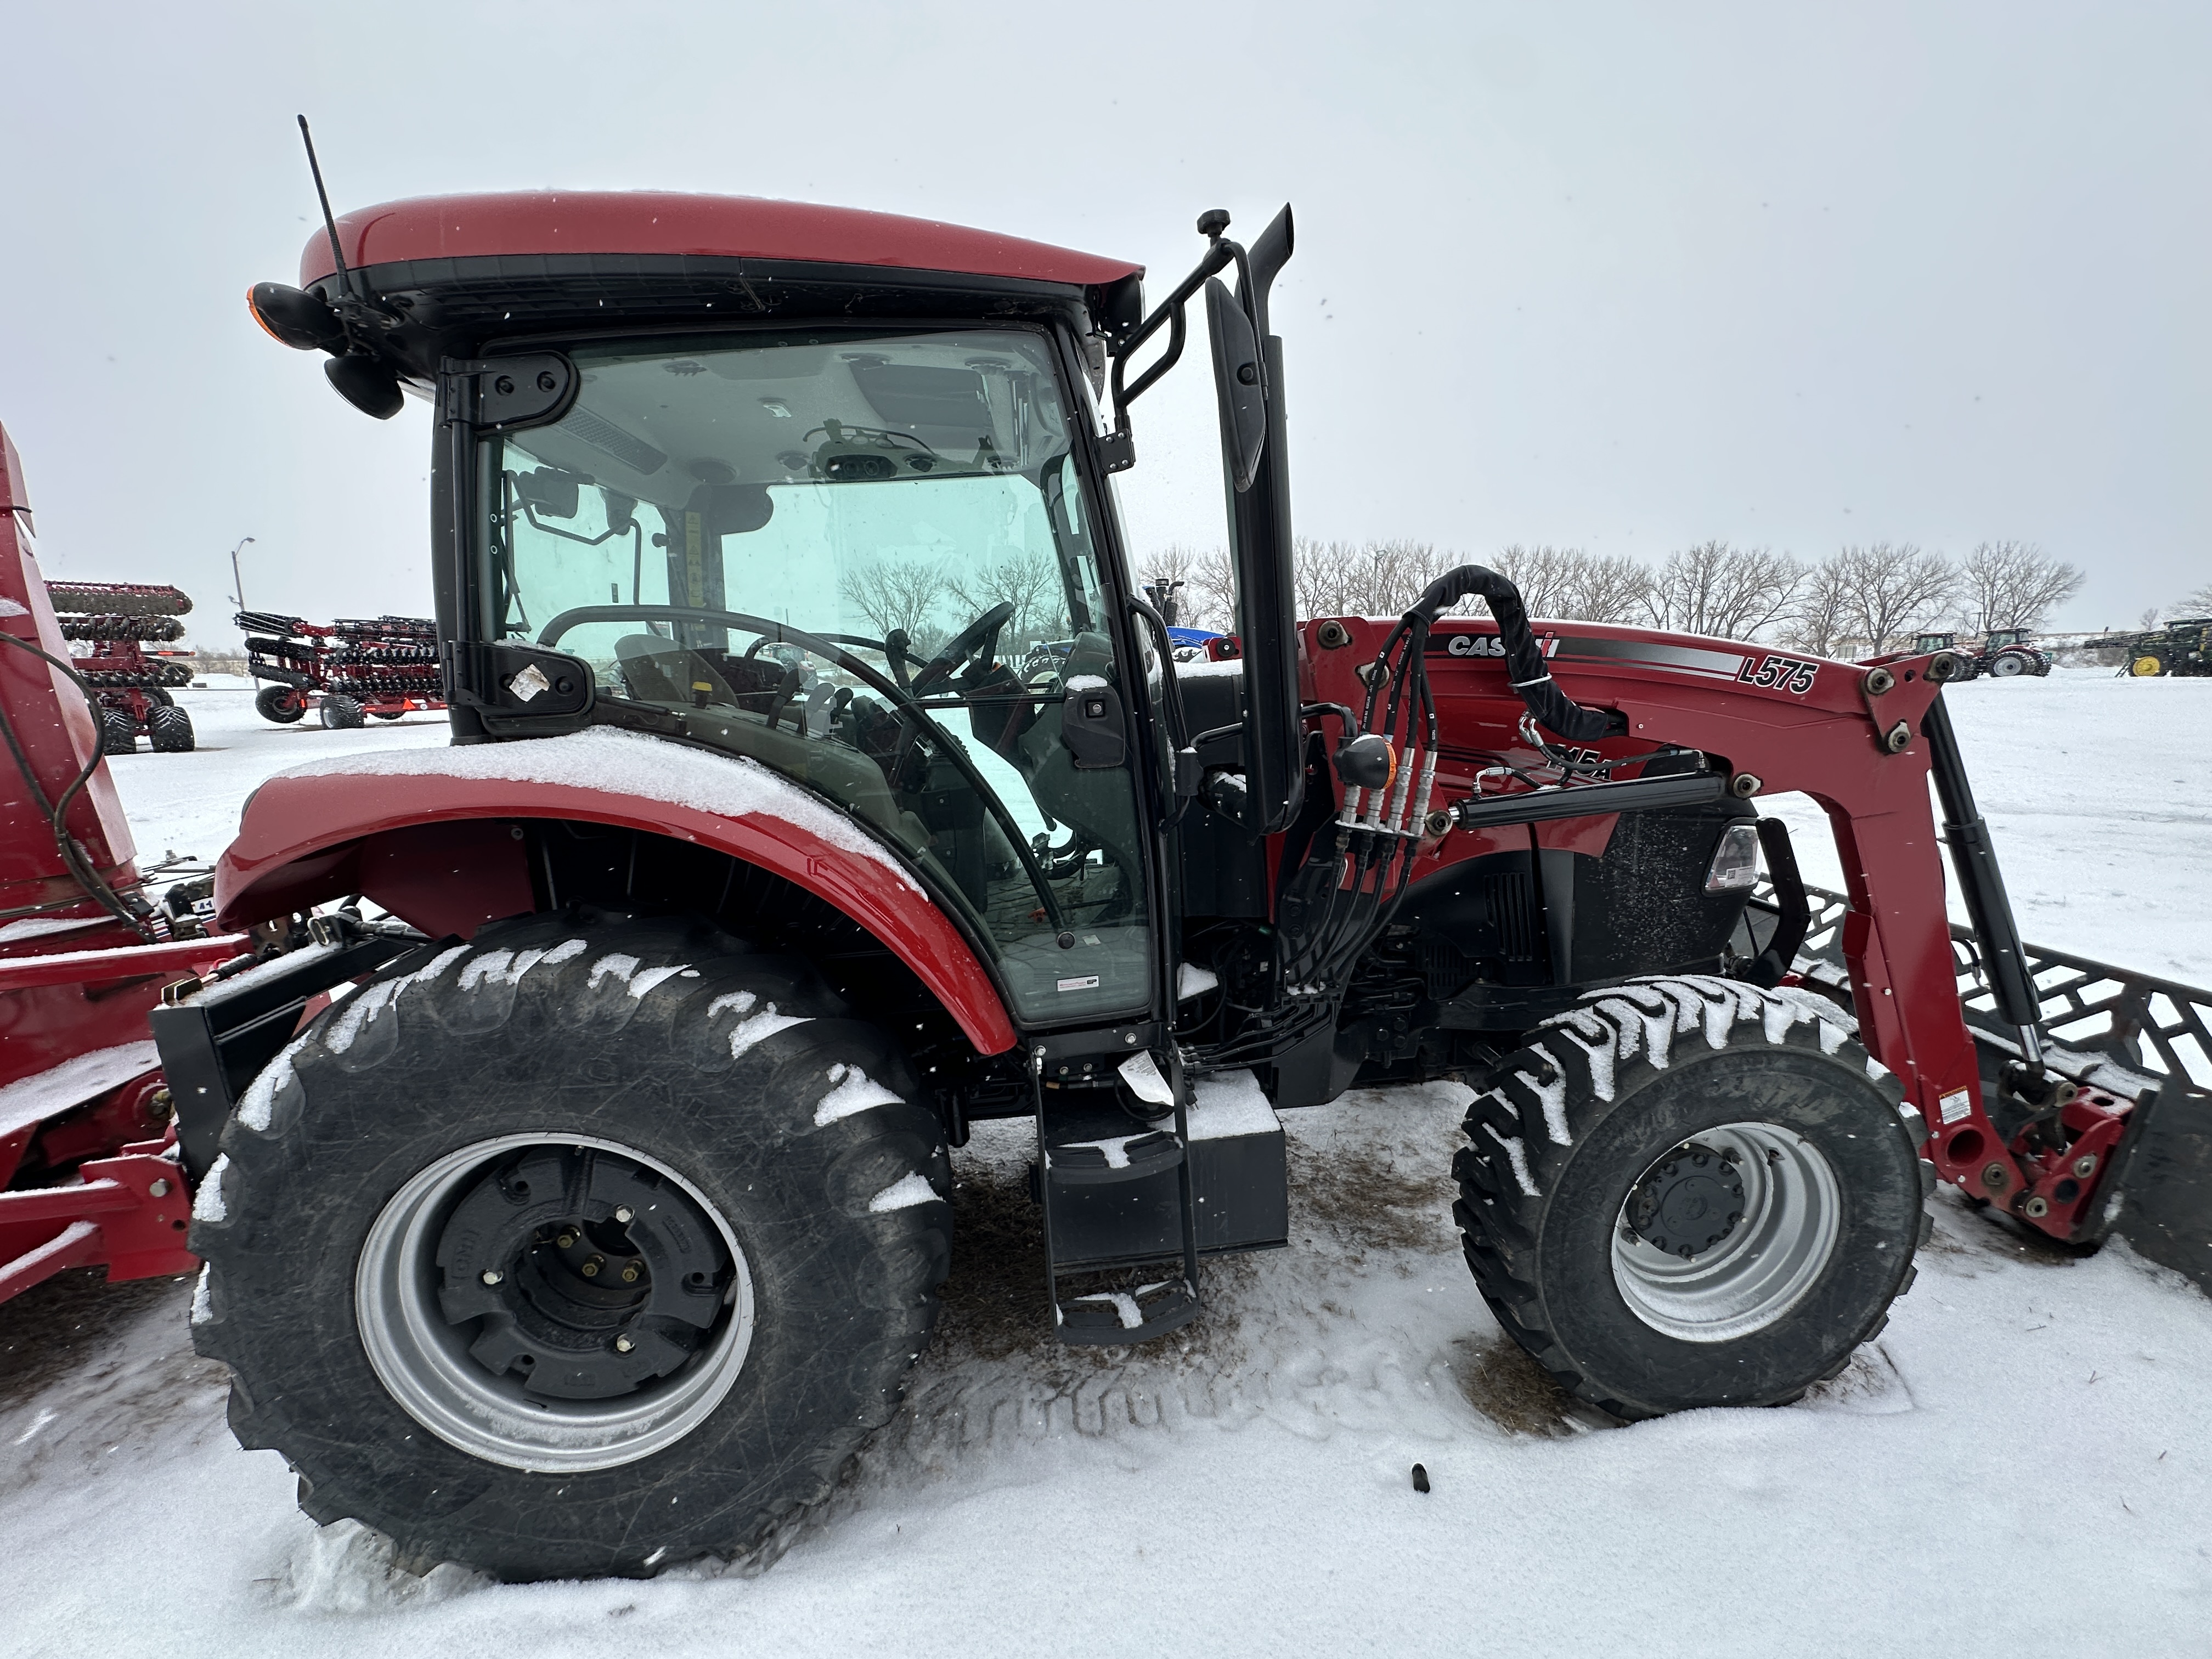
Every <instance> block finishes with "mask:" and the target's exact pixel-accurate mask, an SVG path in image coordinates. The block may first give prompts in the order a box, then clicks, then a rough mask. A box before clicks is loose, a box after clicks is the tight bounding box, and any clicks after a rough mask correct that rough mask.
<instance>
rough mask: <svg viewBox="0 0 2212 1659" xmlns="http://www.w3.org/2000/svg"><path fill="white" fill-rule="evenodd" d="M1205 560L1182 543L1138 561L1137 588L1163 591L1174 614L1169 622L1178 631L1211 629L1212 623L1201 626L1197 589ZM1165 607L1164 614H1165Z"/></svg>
mask: <svg viewBox="0 0 2212 1659" xmlns="http://www.w3.org/2000/svg"><path fill="white" fill-rule="evenodd" d="M1205 561H1206V555H1205V554H1203V553H1201V552H1200V551H1199V550H1198V549H1196V548H1194V547H1192V546H1189V545H1188V544H1185V543H1182V542H1170V543H1169V544H1167V545H1166V546H1165V547H1163V548H1158V549H1156V550H1153V551H1152V552H1150V553H1147V554H1146V555H1145V556H1143V557H1142V558H1140V559H1139V560H1138V561H1137V573H1136V574H1137V585H1138V586H1139V587H1142V588H1146V589H1148V590H1149V589H1153V588H1163V589H1165V590H1166V592H1165V594H1164V596H1163V597H1164V598H1168V599H1172V600H1173V602H1174V605H1175V611H1174V613H1173V614H1172V615H1171V616H1170V618H1169V619H1170V621H1171V622H1173V623H1175V624H1176V626H1178V627H1186V628H1210V627H1212V626H1214V624H1213V623H1207V622H1200V620H1199V619H1198V618H1199V613H1200V610H1201V609H1203V608H1204V606H1203V605H1202V602H1201V600H1200V595H1199V593H1198V592H1197V591H1196V590H1197V588H1198V586H1200V577H1199V569H1200V566H1201V565H1202V564H1204V562H1205ZM1166 608H1167V607H1166V605H1162V606H1161V609H1162V610H1163V611H1165V610H1166Z"/></svg>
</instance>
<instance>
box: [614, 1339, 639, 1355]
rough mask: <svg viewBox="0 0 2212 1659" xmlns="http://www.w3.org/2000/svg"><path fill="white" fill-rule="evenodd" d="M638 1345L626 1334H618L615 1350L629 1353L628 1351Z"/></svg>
mask: <svg viewBox="0 0 2212 1659" xmlns="http://www.w3.org/2000/svg"><path fill="white" fill-rule="evenodd" d="M635 1346H637V1344H636V1343H635V1342H633V1341H631V1340H629V1338H628V1337H626V1336H618V1337H617V1338H616V1339H615V1352H617V1353H628V1352H629V1351H630V1350H631V1349H632V1348H635Z"/></svg>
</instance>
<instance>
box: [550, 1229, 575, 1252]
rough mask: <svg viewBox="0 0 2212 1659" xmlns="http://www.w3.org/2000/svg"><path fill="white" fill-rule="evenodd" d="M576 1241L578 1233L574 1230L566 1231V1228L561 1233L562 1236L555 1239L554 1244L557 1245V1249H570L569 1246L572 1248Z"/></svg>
mask: <svg viewBox="0 0 2212 1659" xmlns="http://www.w3.org/2000/svg"><path fill="white" fill-rule="evenodd" d="M575 1242H576V1235H575V1234H574V1232H571V1231H566V1230H564V1231H562V1233H561V1235H560V1237H557V1238H556V1239H555V1240H554V1241H553V1243H554V1245H555V1247H556V1249H563V1250H565V1249H568V1248H570V1247H571V1246H572V1245H574V1243H575Z"/></svg>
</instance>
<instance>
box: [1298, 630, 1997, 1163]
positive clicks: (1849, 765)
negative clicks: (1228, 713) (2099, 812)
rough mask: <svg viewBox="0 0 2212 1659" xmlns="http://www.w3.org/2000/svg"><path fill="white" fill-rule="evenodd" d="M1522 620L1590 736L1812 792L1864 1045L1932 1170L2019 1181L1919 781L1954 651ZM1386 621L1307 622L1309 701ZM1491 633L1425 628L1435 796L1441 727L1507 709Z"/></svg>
mask: <svg viewBox="0 0 2212 1659" xmlns="http://www.w3.org/2000/svg"><path fill="white" fill-rule="evenodd" d="M1534 626H1535V629H1536V632H1537V635H1538V638H1539V641H1540V644H1541V649H1542V651H1543V653H1544V657H1545V660H1546V662H1547V665H1548V667H1549V668H1550V670H1551V672H1552V675H1553V680H1554V682H1555V683H1556V684H1557V685H1558V687H1559V690H1561V691H1563V692H1564V693H1565V695H1566V696H1569V697H1571V698H1572V699H1573V700H1574V701H1575V702H1577V703H1580V704H1583V705H1584V706H1586V707H1589V708H1607V709H1613V710H1616V711H1618V712H1619V713H1620V715H1621V716H1623V718H1624V719H1625V720H1626V732H1625V733H1624V734H1623V735H1622V736H1621V737H1620V738H1614V739H1611V740H1610V741H1609V742H1607V743H1606V744H1601V745H1599V748H1600V750H1601V751H1602V752H1604V753H1606V754H1607V755H1612V754H1613V753H1614V752H1616V751H1617V752H1618V754H1619V755H1620V756H1621V757H1628V756H1631V755H1637V754H1644V753H1648V752H1649V751H1650V750H1652V749H1654V748H1656V747H1657V746H1658V745H1660V744H1679V745H1681V746H1684V747H1686V748H1689V749H1693V750H1701V751H1703V752H1704V753H1705V754H1707V755H1709V756H1714V757H1724V759H1725V762H1726V764H1727V766H1728V769H1729V774H1730V787H1731V790H1732V792H1733V793H1735V794H1736V795H1737V796H1739V797H1741V798H1745V799H1753V800H1755V799H1757V798H1758V797H1759V796H1763V795H1771V794H1777V793H1803V794H1806V795H1808V796H1810V797H1812V799H1814V800H1816V801H1818V802H1819V803H1820V805H1821V807H1822V809H1823V810H1824V811H1826V814H1827V816H1828V819H1829V822H1830V823H1831V825H1832V828H1833V830H1834V834H1835V839H1836V846H1837V851H1838V855H1839V856H1840V858H1841V860H1842V862H1843V866H1844V878H1845V883H1846V886H1847V888H1848V891H1849V897H1850V911H1849V914H1848V915H1847V916H1846V917H1845V919H1844V927H1843V945H1842V948H1843V954H1844V959H1845V961H1846V963H1847V964H1848V968H1849V972H1850V986H1851V994H1852V998H1853V1001H1854V1004H1855V1007H1856V1012H1857V1015H1858V1018H1859V1023H1860V1028H1861V1030H1862V1033H1863V1038H1864V1041H1865V1043H1866V1047H1867V1048H1868V1051H1869V1053H1870V1054H1873V1056H1874V1057H1875V1059H1876V1060H1879V1061H1880V1062H1881V1064H1882V1065H1883V1066H1887V1068H1888V1069H1889V1070H1890V1071H1892V1072H1893V1073H1896V1074H1897V1076H1898V1079H1899V1081H1900V1082H1901V1084H1902V1085H1903V1086H1904V1090H1905V1101H1906V1103H1908V1104H1909V1105H1911V1106H1912V1107H1914V1108H1915V1109H1917V1110H1918V1112H1919V1113H1920V1115H1921V1116H1922V1117H1923V1119H1924V1120H1925V1121H1927V1123H1928V1124H1929V1127H1930V1129H1931V1131H1933V1132H1935V1133H1934V1137H1933V1139H1932V1141H1931V1156H1932V1157H1933V1158H1934V1159H1935V1162H1936V1167H1937V1169H1938V1170H1939V1172H1940V1173H1941V1174H1942V1176H1944V1177H1945V1178H1946V1179H1948V1180H1951V1181H1954V1182H1959V1183H1960V1184H1961V1185H1966V1184H1969V1183H1971V1189H1972V1191H1974V1192H1975V1193H1976V1194H1978V1195H1979V1196H1984V1197H1986V1198H1989V1199H1990V1200H1992V1201H1993V1202H2000V1203H2007V1204H2009V1202H2010V1201H2011V1200H2012V1199H2013V1198H2014V1197H2015V1195H2016V1194H2021V1193H2022V1192H2024V1191H2025V1190H2026V1189H2027V1187H2028V1186H2029V1184H2030V1181H2029V1178H2028V1176H2027V1175H2026V1174H2024V1173H2023V1171H2022V1170H2021V1168H2020V1167H2019V1166H2018V1164H2017V1163H2016V1162H2015V1160H2014V1159H2013V1158H2011V1157H2010V1155H2009V1154H2008V1152H2006V1150H2005V1144H2004V1139H2003V1137H2002V1136H2001V1135H1999V1134H1998V1133H1997V1132H1996V1127H1995V1126H1994V1125H1993V1124H1992V1123H1991V1121H1990V1118H1989V1116H1988V1114H1987V1111H1986V1109H1985V1103H1984V1100H1983V1097H1982V1084H1981V1078H1980V1073H1979V1069H1978V1060H1977V1057H1976V1049H1975V1045H1974V1041H1973V1037H1972V1035H1971V1033H1970V1032H1969V1031H1968V1030H1967V1028H1966V1020H1965V1018H1964V1015H1963V1012H1962V1011H1961V1008H1960V1001H1959V997H1958V994H1957V989H1956V986H1955V984H1954V977H1953V968H1952V956H1951V938H1950V930H1949V926H1948V920H1947V915H1946V911H1945V906H1944V895H1945V878H1944V870H1943V860H1942V843H1941V841H1940V840H1939V837H1938V835H1937V831H1936V817H1935V813H1934V810H1933V805H1932V802H1931V799H1930V795H1929V775H1930V769H1931V763H1932V762H1933V759H1934V753H1935V745H1934V744H1933V743H1932V742H1931V740H1930V739H1929V737H1928V736H1927V735H1926V734H1925V733H1924V732H1923V725H1924V724H1925V723H1926V722H1927V720H1928V716H1929V711H1930V710H1931V708H1937V707H1938V704H1937V698H1938V696H1939V695H1940V692H1941V690H1942V684H1943V683H1944V682H1945V681H1946V680H1948V678H1951V677H1952V676H1953V675H1954V673H1955V672H1956V671H1957V663H1958V659H1957V658H1956V657H1955V656H1954V655H1953V654H1952V653H1948V652H1941V651H1938V652H1935V653H1929V654H1927V655H1923V656H1918V657H1906V658H1899V659H1894V660H1892V661H1889V662H1887V663H1886V664H1882V665H1861V664H1855V663H1848V662H1839V661H1832V660H1827V659H1814V658H1809V657H1802V656H1798V655H1796V654H1794V653H1787V652H1781V651H1775V650H1771V649H1769V648H1768V647H1765V646H1760V645H1753V644H1742V643H1735V642H1730V641H1718V640H1710V639H1702V638H1697V637H1693V636H1690V635H1675V634H1668V633H1662V632H1660V631H1657V630H1654V629H1635V628H1626V627H1618V626H1613V625H1610V624H1605V623H1582V622H1575V623H1536V624H1535V625H1534ZM1385 627H1386V625H1385V624H1382V623H1376V622H1375V621H1372V620H1362V619H1357V618H1339V619H1334V620H1333V621H1329V622H1311V623H1307V624H1306V625H1305V632H1306V642H1307V647H1308V653H1307V661H1308V665H1309V679H1310V684H1309V686H1308V688H1307V696H1309V698H1310V700H1313V701H1330V700H1334V701H1346V702H1348V701H1352V698H1353V696H1354V695H1355V694H1356V693H1358V692H1361V691H1363V690H1364V688H1363V687H1362V686H1361V685H1360V683H1359V681H1358V678H1356V677H1355V670H1356V669H1357V668H1358V666H1359V665H1362V664H1364V663H1365V662H1367V661H1368V660H1369V659H1371V658H1372V656H1373V655H1374V653H1375V649H1376V645H1377V643H1378V642H1379V641H1380V640H1381V638H1382V636H1383V632H1384V631H1385ZM1497 641H1498V630H1497V628H1496V625H1495V624H1494V623H1487V622H1476V621H1473V620H1471V619H1460V618H1447V619H1445V620H1444V621H1443V622H1440V623H1438V624H1437V634H1436V639H1435V641H1434V642H1432V644H1431V648H1430V655H1429V658H1428V665H1429V671H1430V673H1431V677H1432V679H1433V683H1434V684H1435V688H1436V696H1437V703H1438V707H1439V710H1440V714H1441V717H1442V721H1443V729H1444V731H1445V732H1446V733H1447V738H1446V745H1447V752H1446V756H1445V758H1444V759H1443V762H1442V763H1440V764H1439V766H1438V769H1437V795H1438V799H1439V801H1440V802H1441V803H1444V804H1449V803H1451V802H1454V801H1457V800H1464V799H1468V798H1470V797H1472V796H1474V795H1475V794H1476V793H1478V789H1479V779H1478V776H1477V774H1478V772H1479V770H1480V765H1479V763H1475V762H1471V761H1466V760H1460V761H1457V762H1455V760H1454V759H1453V757H1452V756H1451V754H1450V752H1449V751H1450V750H1451V748H1452V747H1453V746H1454V739H1453V738H1452V737H1451V735H1450V734H1453V733H1459V734H1462V737H1461V738H1459V739H1458V741H1459V742H1460V743H1462V744H1465V743H1468V742H1470V741H1473V739H1472V738H1470V737H1468V736H1467V735H1465V734H1473V733H1478V732H1486V731H1487V732H1492V733H1511V732H1515V731H1516V728H1517V727H1518V726H1519V723H1520V720H1521V716H1522V701H1521V699H1520V697H1519V696H1518V695H1517V694H1516V692H1515V690H1513V689H1512V687H1511V686H1510V684H1508V670H1507V667H1506V665H1505V662H1504V659H1503V657H1502V656H1501V655H1499V654H1498V644H1497ZM1601 799H1602V798H1601ZM1610 827H1611V825H1610V821H1609V820H1607V819H1603V818H1601V819H1598V820H1596V821H1595V823H1583V824H1580V825H1572V826H1570V825H1561V826H1557V827H1556V828H1553V829H1552V833H1550V834H1548V835H1546V836H1541V837H1540V840H1541V841H1543V842H1545V843H1546V844H1557V845H1560V846H1569V845H1581V844H1582V842H1583V841H1586V840H1588V839H1589V837H1591V836H1595V837H1596V838H1597V843H1598V844H1599V845H1602V841H1603V836H1604V835H1605V834H1607V833H1609V831H1610ZM1499 833H1503V832H1496V831H1492V832H1484V831H1474V832H1469V831H1467V830H1462V829H1454V830H1453V831H1451V832H1450V833H1449V834H1448V835H1446V836H1444V837H1443V839H1442V841H1441V842H1438V843H1437V845H1436V846H1435V847H1434V848H1433V850H1432V851H1431V852H1430V853H1429V854H1427V855H1426V856H1425V859H1424V860H1423V864H1424V868H1423V871H1422V876H1423V878H1426V877H1427V876H1428V875H1431V874H1433V873H1434V872H1437V870H1440V869H1441V868H1443V867H1444V866H1448V865H1449V864H1450V863H1451V862H1452V861H1453V860H1455V859H1462V858H1472V857H1477V856H1480V855H1481V854H1484V853H1486V852H1488V851H1491V850H1492V849H1493V848H1495V847H1496V846H1497V845H1498V842H1497V840H1496V839H1495V836H1496V835H1498V834H1499ZM1577 838H1579V839H1577ZM1999 896H2000V897H2002V889H2001V887H2000V889H1999ZM2006 915H2007V916H2009V912H2007V913H2006Z"/></svg>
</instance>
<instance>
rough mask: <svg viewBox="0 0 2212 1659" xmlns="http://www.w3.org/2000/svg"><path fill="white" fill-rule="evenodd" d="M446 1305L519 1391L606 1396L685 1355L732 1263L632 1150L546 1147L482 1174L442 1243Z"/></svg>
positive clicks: (717, 1304) (478, 1350)
mask: <svg viewBox="0 0 2212 1659" xmlns="http://www.w3.org/2000/svg"><path fill="white" fill-rule="evenodd" d="M437 1261H438V1266H439V1267H440V1269H441V1273H442V1274H443V1282H442V1284H441V1285H440V1287H439V1292H438V1303H439V1311H440V1312H441V1314H442V1315H443V1316H444V1317H445V1320H446V1322H447V1324H449V1325H455V1326H468V1325H471V1324H476V1325H477V1332H476V1334H475V1336H474V1339H473V1340H471V1341H470V1343H469V1347H468V1351H469V1354H470V1357H471V1358H473V1359H474V1360H475V1361H476V1362H477V1364H480V1365H482V1366H483V1367H484V1369H485V1370H489V1371H490V1372H492V1373H493V1374H494V1375H495V1376H499V1375H504V1374H507V1373H510V1372H511V1373H513V1375H515V1376H517V1377H519V1378H520V1380H521V1383H522V1388H523V1391H524V1392H525V1393H526V1394H530V1395H538V1396H541V1397H544V1398H548V1399H556V1400H611V1399H613V1398H615V1397H616V1396H617V1395H625V1394H628V1393H629V1392H631V1391H632V1390H633V1389H636V1388H637V1387H638V1386H639V1385H640V1384H641V1383H646V1382H647V1381H649V1380H650V1379H652V1378H653V1377H656V1376H666V1375H668V1374H669V1373H670V1372H671V1371H673V1370H676V1369H677V1368H678V1366H680V1365H681V1364H683V1363H684V1361H685V1360H686V1359H688V1358H690V1356H691V1353H692V1352H693V1350H694V1349H695V1348H696V1346H697V1345H698V1340H699V1338H700V1336H701V1334H702V1333H703V1332H704V1331H705V1330H706V1329H707V1328H708V1326H710V1325H712V1324H713V1323H714V1317H715V1316H716V1315H717V1314H718V1313H720V1310H721V1306H722V1294H721V1293H722V1288H723V1285H724V1284H725V1282H726V1279H727V1275H728V1262H727V1260H726V1258H725V1257H722V1256H721V1253H720V1251H718V1250H717V1249H715V1248H714V1230H713V1228H712V1227H711V1226H709V1225H708V1222H707V1218H705V1217H704V1216H703V1215H701V1214H699V1213H697V1206H696V1205H694V1204H692V1203H691V1201H690V1200H689V1199H688V1198H686V1197H685V1196H684V1194H682V1193H680V1192H677V1191H674V1190H672V1189H668V1188H663V1187H662V1186H661V1185H660V1184H659V1183H658V1182H654V1181H653V1180H651V1179H650V1178H649V1176H647V1173H646V1172H645V1171H644V1170H641V1169H640V1168H639V1167H638V1166H637V1165H636V1164H632V1163H630V1162H629V1160H628V1159H626V1158H619V1157H617V1156H616V1155H614V1154H612V1153H610V1152H597V1151H594V1150H592V1149H591V1148H588V1147H565V1148H558V1147H550V1146H548V1147H538V1148H534V1149H532V1151H530V1152H525V1153H523V1154H522V1155H521V1156H520V1157H519V1158H513V1159H512V1160H510V1161H509V1162H507V1164H503V1165H502V1166H501V1167H500V1168H498V1169H496V1170H493V1171H491V1172H490V1173H489V1174H487V1175H486V1176H483V1178H482V1179H481V1180H480V1181H478V1182H477V1184H476V1186H475V1188H474V1189H473V1190H471V1192H470V1193H469V1194H468V1195H467V1196H466V1197H465V1198H464V1199H463V1200H461V1202H460V1203H459V1206H457V1207H456V1208H455V1209H454V1211H453V1216H452V1218H450V1219H449V1220H448V1221H447V1223H446V1226H445V1230H444V1231H443V1233H442V1234H441V1236H440V1238H439V1241H438V1251H437Z"/></svg>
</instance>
